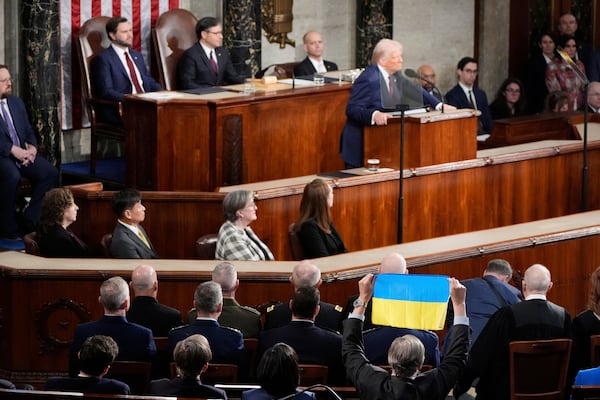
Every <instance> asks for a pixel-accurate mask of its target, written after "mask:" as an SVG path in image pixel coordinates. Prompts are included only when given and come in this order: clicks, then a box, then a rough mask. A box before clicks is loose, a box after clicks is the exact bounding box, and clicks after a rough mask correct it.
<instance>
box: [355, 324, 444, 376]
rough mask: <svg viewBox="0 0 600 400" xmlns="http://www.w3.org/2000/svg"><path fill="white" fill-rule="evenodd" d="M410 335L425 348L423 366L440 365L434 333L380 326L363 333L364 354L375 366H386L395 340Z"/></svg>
mask: <svg viewBox="0 0 600 400" xmlns="http://www.w3.org/2000/svg"><path fill="white" fill-rule="evenodd" d="M406 335H412V336H414V337H416V338H417V339H419V341H420V342H421V343H423V347H424V348H425V360H424V361H423V364H426V365H430V366H432V367H437V366H438V365H439V364H440V348H439V345H440V340H439V338H438V335H436V334H435V332H432V331H427V330H421V329H408V328H394V327H391V326H381V327H379V328H373V329H370V330H368V331H364V332H363V341H364V344H365V354H366V356H367V358H368V359H369V361H371V363H373V364H375V365H385V364H387V362H388V361H387V359H388V358H387V357H388V350H389V348H390V346H391V344H392V343H393V341H394V340H395V339H396V338H399V337H402V336H406Z"/></svg>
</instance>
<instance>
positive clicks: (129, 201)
mask: <svg viewBox="0 0 600 400" xmlns="http://www.w3.org/2000/svg"><path fill="white" fill-rule="evenodd" d="M141 200H142V195H141V193H140V192H138V191H137V190H136V189H123V190H121V191H120V192H117V193H115V194H114V195H113V197H112V200H111V204H112V208H113V211H114V212H115V214H117V216H118V217H121V216H123V213H124V212H125V210H131V209H132V208H133V206H135V205H136V203H138V202H139V201H141Z"/></svg>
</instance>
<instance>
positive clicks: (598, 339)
mask: <svg viewBox="0 0 600 400" xmlns="http://www.w3.org/2000/svg"><path fill="white" fill-rule="evenodd" d="M25 245H27V243H25ZM599 365H600V335H592V336H590V367H591V368H594V367H597V366H599Z"/></svg>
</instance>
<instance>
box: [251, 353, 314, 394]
mask: <svg viewBox="0 0 600 400" xmlns="http://www.w3.org/2000/svg"><path fill="white" fill-rule="evenodd" d="M256 379H257V380H258V383H259V384H260V388H259V389H252V390H246V391H244V392H242V400H272V399H278V398H281V397H284V396H288V395H292V394H293V393H297V395H296V396H294V398H295V399H298V400H314V399H315V394H314V393H313V392H308V391H307V392H303V393H300V390H298V383H299V382H300V371H299V368H298V355H297V354H296V351H295V350H294V349H293V348H292V347H291V346H289V345H287V344H285V343H277V344H276V345H275V346H273V347H271V348H269V349H267V351H265V353H264V354H263V356H262V358H261V359H260V362H259V363H258V367H257V368H256Z"/></svg>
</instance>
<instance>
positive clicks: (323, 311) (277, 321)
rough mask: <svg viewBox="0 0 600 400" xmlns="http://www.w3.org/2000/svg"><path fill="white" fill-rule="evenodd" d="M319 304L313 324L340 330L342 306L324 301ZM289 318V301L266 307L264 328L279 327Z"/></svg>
mask: <svg viewBox="0 0 600 400" xmlns="http://www.w3.org/2000/svg"><path fill="white" fill-rule="evenodd" d="M319 305H320V306H321V307H320V310H319V313H318V314H317V317H316V318H315V325H316V326H318V327H320V328H324V329H329V330H331V331H336V332H338V331H340V329H341V327H342V318H343V317H344V315H343V313H342V311H343V309H342V307H341V306H338V305H337V304H331V303H325V302H324V301H321V302H320V303H319ZM291 320H292V310H290V304H289V301H288V302H286V303H279V304H277V305H273V306H270V307H268V308H267V314H266V315H265V330H267V329H273V328H281V327H282V326H285V325H287V324H289V323H290V321H291Z"/></svg>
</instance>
